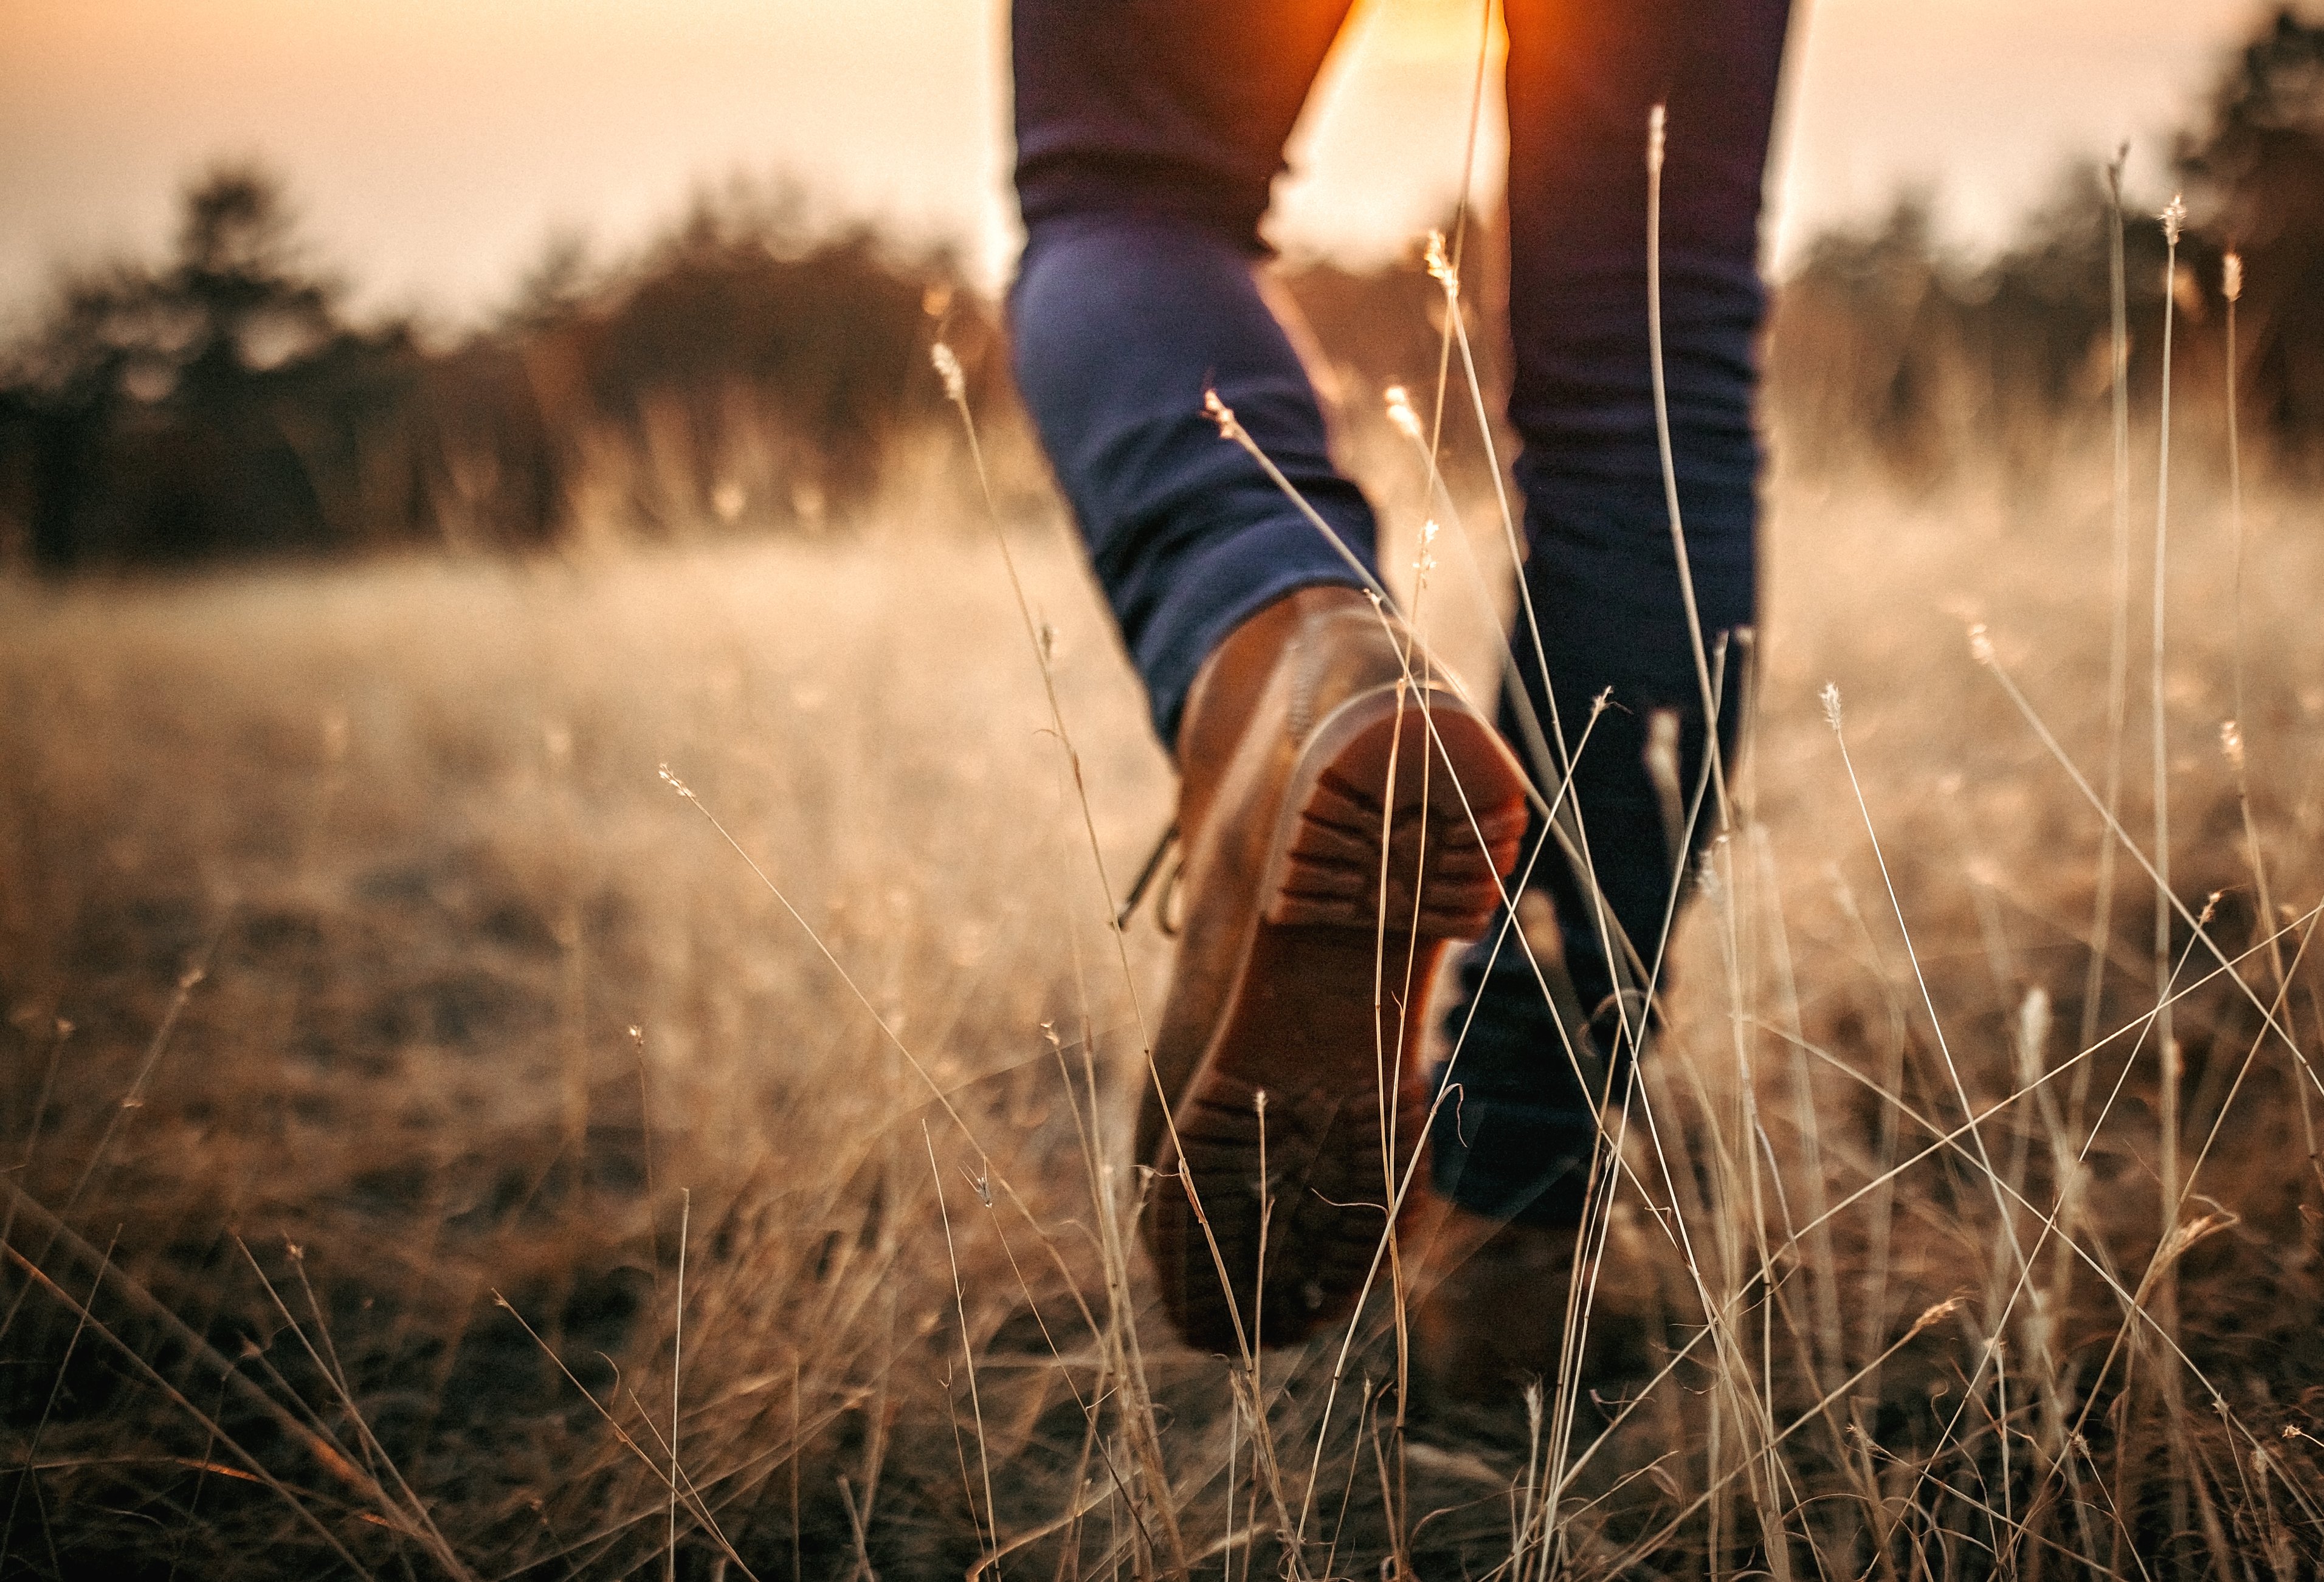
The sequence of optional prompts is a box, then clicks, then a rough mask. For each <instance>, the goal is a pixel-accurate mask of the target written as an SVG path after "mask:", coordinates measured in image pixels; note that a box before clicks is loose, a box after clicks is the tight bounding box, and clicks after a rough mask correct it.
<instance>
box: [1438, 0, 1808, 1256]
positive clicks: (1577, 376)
mask: <svg viewBox="0 0 2324 1582" xmlns="http://www.w3.org/2000/svg"><path fill="white" fill-rule="evenodd" d="M1787 10H1788V5H1787V0H1647V3H1644V4H1639V5H1620V6H1603V5H1588V4H1583V3H1582V0H1509V6H1508V12H1509V16H1508V24H1509V60H1508V104H1509V145H1510V146H1509V216H1510V254H1511V257H1510V286H1509V297H1510V314H1509V317H1510V327H1511V331H1512V336H1513V339H1514V341H1515V350H1516V364H1515V366H1516V373H1515V379H1514V382H1513V387H1512V391H1511V394H1510V400H1509V418H1510V421H1511V424H1512V425H1513V426H1514V427H1515V428H1516V429H1517V433H1518V435H1519V437H1520V438H1521V440H1522V441H1523V445H1524V450H1523V453H1522V455H1520V457H1519V459H1518V461H1517V468H1516V470H1517V478H1518V482H1519V483H1520V485H1521V487H1522V488H1523V490H1524V492H1525V497H1526V537H1527V539H1528V542H1529V546H1530V548H1529V558H1528V561H1527V564H1526V568H1525V572H1524V575H1525V579H1526V591H1527V593H1529V595H1530V598H1531V602H1532V605H1533V609H1534V612H1535V616H1536V617H1537V618H1538V621H1539V629H1540V650H1539V653H1538V655H1537V654H1536V652H1535V648H1534V637H1533V634H1532V632H1531V631H1530V630H1527V629H1526V625H1525V620H1524V616H1523V614H1522V612H1521V613H1520V615H1519V618H1518V620H1519V625H1518V629H1517V632H1516V633H1515V635H1514V637H1513V639H1512V640H1513V643H1514V646H1515V649H1516V652H1517V656H1518V669H1519V672H1520V674H1521V676H1522V678H1523V682H1524V696H1523V698H1522V699H1520V698H1519V697H1517V696H1516V695H1511V696H1508V697H1507V698H1506V699H1505V700H1504V706H1503V718H1504V722H1505V723H1504V728H1505V729H1506V730H1508V731H1509V732H1510V734H1511V737H1512V739H1513V740H1521V741H1522V740H1528V739H1529V738H1531V737H1532V734H1533V732H1532V729H1531V723H1532V722H1529V721H1527V720H1526V718H1525V717H1524V716H1525V715H1526V713H1527V712H1528V710H1529V711H1530V713H1531V714H1532V715H1533V716H1534V719H1535V720H1537V722H1538V724H1539V728H1540V736H1541V739H1543V740H1545V743H1546V746H1547V751H1546V754H1545V755H1539V754H1537V755H1535V757H1536V759H1538V758H1539V757H1542V756H1545V757H1546V759H1548V761H1547V762H1546V763H1543V762H1540V761H1536V763H1535V774H1536V777H1537V778H1538V779H1541V780H1542V781H1544V783H1545V784H1547V785H1549V786H1553V787H1554V786H1555V784H1556V783H1557V779H1558V777H1560V776H1561V775H1562V774H1563V770H1564V762H1563V757H1562V754H1561V748H1560V746H1559V744H1558V743H1557V742H1556V741H1555V740H1551V739H1554V737H1556V736H1558V735H1560V734H1561V733H1562V735H1563V748H1564V749H1565V750H1570V749H1571V748H1572V745H1573V744H1574V742H1575V741H1576V740H1578V738H1579V735H1580V731H1581V727H1582V723H1583V722H1585V721H1586V720H1587V719H1588V717H1589V711H1590V708H1591V700H1592V699H1593V698H1595V697H1596V696H1597V695H1598V694H1600V692H1606V691H1609V690H1610V701H1611V707H1610V708H1609V710H1608V711H1607V712H1606V713H1604V714H1603V715H1602V716H1601V717H1600V719H1599V721H1598V723H1597V726H1596V728H1595V730H1594V731H1593V732H1592V734H1591V739H1590V742H1589V746H1588V750H1587V751H1586V752H1584V753H1582V755H1581V757H1580V758H1579V759H1578V761H1576V762H1575V763H1574V765H1573V768H1572V776H1573V779H1572V792H1571V794H1570V799H1571V801H1572V805H1573V807H1574V809H1575V810H1576V812H1577V813H1578V831H1579V833H1580V834H1581V835H1582V838H1583V839H1584V840H1585V841H1586V854H1587V864H1588V869H1589V873H1588V874H1587V875H1585V874H1584V873H1583V872H1582V871H1581V870H1579V869H1577V867H1576V865H1574V864H1572V863H1570V862H1569V861H1568V860H1567V859H1566V857H1565V855H1564V854H1563V851H1560V850H1559V849H1557V848H1555V847H1554V846H1553V848H1552V849H1551V850H1549V851H1545V852H1543V853H1542V855H1541V858H1540V860H1539V863H1538V865H1537V866H1536V867H1535V869H1534V880H1533V883H1534V885H1535V888H1539V889H1541V890H1543V891H1545V893H1546V894H1547V895H1548V897H1550V899H1551V900H1552V901H1553V902H1554V911H1555V918H1556V923H1557V924H1558V927H1557V931H1556V932H1557V933H1558V934H1559V935H1560V936H1562V944H1563V960H1564V964H1565V968H1566V970H1567V972H1568V973H1569V974H1570V976H1571V979H1572V985H1573V988H1574V989H1575V991H1576V999H1577V1000H1578V1003H1579V1005H1580V1006H1581V1007H1582V1008H1583V1009H1584V1010H1585V1011H1586V1010H1588V1009H1590V1008H1591V1007H1598V1006H1600V1003H1601V1002H1602V1001H1604V1000H1605V999H1606V998H1607V997H1608V996H1609V995H1610V994H1611V993H1612V992H1613V990H1614V989H1615V988H1616V987H1617V985H1618V983H1619V982H1622V981H1625V979H1624V978H1623V977H1622V976H1621V975H1620V974H1618V971H1617V969H1616V967H1615V965H1614V964H1613V963H1611V962H1609V953H1608V952H1607V951H1606V950H1605V949H1604V948H1603V945H1602V944H1601V939H1603V938H1606V937H1611V938H1612V939H1613V940H1614V941H1615V952H1614V954H1615V957H1616V958H1617V960H1618V959H1619V957H1620V955H1621V953H1622V946H1621V944H1620V941H1621V940H1622V939H1624V938H1627V939H1628V942H1629V943H1630V944H1631V945H1632V946H1634V947H1635V949H1636V951H1637V954H1638V955H1639V956H1640V957H1642V958H1644V959H1645V960H1646V961H1647V962H1648V963H1652V962H1653V961H1654V960H1655V954H1656V949H1657V945H1658V942H1659V941H1660V939H1661V937H1662V934H1663V927H1664V919H1665V911H1666V908H1667V907H1668V906H1669V905H1670V898H1671V894H1672V885H1673V881H1674V871H1675V869H1676V867H1677V864H1678V854H1677V853H1675V852H1674V851H1672V849H1671V846H1670V842H1668V841H1667V840H1666V839H1665V832H1664V831H1665V805H1664V799H1663V797H1662V796H1660V795H1658V793H1657V790H1656V787H1655V780H1654V777H1653V775H1652V773H1651V771H1650V768H1649V764H1648V746H1649V736H1650V733H1651V731H1652V730H1653V728H1654V726H1653V722H1654V720H1655V715H1656V714H1657V713H1662V712H1665V711H1666V712H1668V713H1669V714H1670V715H1671V716H1672V717H1673V718H1674V721H1675V723H1676V726H1677V741H1676V746H1677V754H1676V758H1677V784H1678V786H1679V788H1680V796H1681V799H1682V803H1683V805H1691V804H1692V799H1693V797H1694V795H1695V792H1696V787H1697V786H1698V785H1699V784H1700V783H1701V770H1702V758H1703V751H1704V746H1705V740H1706V730H1705V721H1704V711H1703V707H1702V689H1701V683H1700V680H1699V678H1698V672H1697V669H1696V665H1695V658H1694V648H1693V643H1692V639H1691V637H1690V633H1689V630H1688V624H1687V619H1686V614H1685V608H1684V604H1683V597H1682V593H1681V588H1680V584H1679V575H1678V566H1677V560H1676V556H1675V552H1674V547H1673V544H1672V537H1671V530H1670V522H1669V513H1668V510H1667V507H1666V504H1665V494H1664V485H1663V474H1662V469H1661V464H1660V457H1659V451H1658V446H1657V442H1656V437H1655V414H1654V405H1653V391H1652V364H1651V357H1650V352H1649V341H1648V325H1647V297H1646V201H1647V185H1646V141H1647V120H1648V115H1649V111H1650V110H1651V107H1652V106H1654V105H1655V104H1656V103H1665V104H1667V106H1668V107H1669V108H1668V128H1669V130H1668V142H1667V149H1666V157H1665V165H1664V174H1663V191H1662V269H1661V276H1662V310H1663V332H1664V354H1665V371H1666V377H1667V381H1668V391H1669V406H1670V421H1671V430H1672V445H1673V450H1674V459H1675V463H1676V467H1675V471H1676V474H1677V478H1678V495H1679V503H1680V507H1681V510H1682V515H1683V520H1684V524H1685V530H1686V544H1687V551H1688V556H1689V560H1690V562H1691V565H1692V572H1693V582H1694V592H1695V598H1696V602H1697V605H1698V608H1699V611H1700V615H1701V629H1702V635H1703V639H1704V643H1705V647H1706V649H1707V650H1711V651H1715V649H1716V647H1717V645H1718V642H1719V639H1720V634H1722V633H1728V632H1732V631H1733V630H1736V629H1738V628H1740V627H1745V626H1748V625H1749V624H1750V623H1751V621H1752V620H1753V612H1754V607H1755V579H1756V568H1755V560H1754V528H1755V517H1756V506H1757V479H1758V468H1759V446H1758V441H1757V431H1756V429H1755V427H1754V422H1753V397H1754V392H1755V390H1756V386H1757V347H1756V343H1757V332H1758V328H1759V323H1760V318H1761V314H1762V308H1763V300H1764V299H1763V291H1762V288H1761V284H1760V280H1759V273H1758V231H1759V210H1760V193H1761V186H1762V182H1763V179H1764V173H1765V167H1766V153H1767V143H1768V136H1769V132H1770V128H1771V125H1772V122H1773V118H1774V111H1775V88H1776V78H1777V74H1778V67H1779V64H1780V61H1781V59H1782V56H1783V48H1784V28H1785V23H1786V17H1787ZM1738 661H1739V656H1738V655H1736V654H1734V653H1732V652H1731V651H1730V653H1729V662H1728V669H1729V677H1730V678H1729V682H1728V685H1727V686H1726V689H1725V694H1724V696H1723V697H1722V698H1721V699H1720V724H1721V728H1722V736H1723V737H1724V738H1725V739H1726V740H1727V741H1728V742H1729V744H1730V745H1731V743H1732V740H1733V736H1732V731H1733V730H1734V727H1735V725H1736V722H1737V720H1738V714H1739V702H1738V698H1739V694H1738V687H1737V685H1735V679H1734V675H1733V673H1734V671H1735V669H1736V667H1737V665H1738ZM1545 667H1546V668H1545ZM1561 728H1562V731H1561ZM1715 820H1716V813H1715V809H1714V808H1712V807H1711V805H1709V804H1708V802H1706V804H1705V806H1704V808H1703V812H1702V814H1701V818H1700V819H1699V820H1698V822H1697V823H1696V824H1695V827H1694V839H1695V842H1696V843H1697V844H1698V846H1699V844H1700V842H1701V840H1702V839H1703V837H1704V836H1705V835H1706V834H1707V833H1709V832H1711V829H1712V827H1713V826H1714V824H1715ZM1540 838H1541V832H1540V831H1539V829H1538V827H1537V826H1536V827H1535V829H1534V830H1531V831H1529V832H1528V843H1527V853H1528V855H1530V854H1531V852H1532V850H1533V842H1536V841H1538V840H1539V839H1540ZM1592 878H1594V888H1593V886H1592V883H1591V879H1592ZM1599 897H1602V898H1603V901H1604V903H1605V905H1604V906H1603V907H1602V908H1601V907H1600V906H1599V905H1598V898H1599ZM1601 930H1602V931H1603V932H1602V934H1601ZM1493 937H1494V936H1493V934H1488V935H1486V936H1485V940H1484V941H1483V943H1480V945H1479V946H1476V947H1472V949H1471V952H1470V953H1469V955H1468V957H1467V959H1466V960H1464V961H1463V962H1462V985H1463V989H1464V990H1465V995H1466V1000H1467V1002H1468V1003H1464V1004H1462V1005H1461V1006H1457V1007H1455V1008H1454V1010H1453V1012H1452V1015H1451V1016H1450V1017H1449V1018H1448V1020H1447V1024H1446V1026H1447V1028H1448V1030H1449V1032H1450V1033H1451V1034H1452V1035H1454V1036H1461V1035H1462V1032H1463V1029H1464V1028H1465V1037H1463V1038H1462V1043H1461V1046H1460V1049H1459V1053H1458V1055H1457V1058H1456V1060H1455V1062H1454V1065H1453V1067H1452V1072H1451V1073H1450V1077H1451V1081H1453V1082H1456V1083H1458V1084H1459V1088H1458V1092H1457V1094H1456V1095H1455V1098H1456V1099H1457V1102H1453V1101H1448V1102H1447V1103H1446V1104H1445V1105H1444V1106H1443V1108H1442V1109H1441V1110H1440V1111H1439V1118H1438V1121H1437V1124H1436V1126H1435V1127H1434V1132H1433V1134H1432V1144H1433V1146H1434V1173H1435V1179H1436V1181H1437V1182H1438V1184H1439V1186H1440V1189H1442V1190H1443V1191H1445V1192H1446V1193H1447V1194H1448V1195H1449V1196H1450V1197H1451V1198H1452V1200H1453V1201H1454V1202H1455V1203H1456V1204H1458V1205H1460V1206H1461V1207H1462V1208H1465V1209H1471V1210H1473V1211H1474V1212H1476V1213H1478V1214H1480V1215H1483V1216H1486V1217H1488V1218H1489V1219H1502V1220H1506V1219H1517V1220H1520V1221H1525V1222H1530V1223H1535V1224H1543V1225H1551V1226H1555V1225H1561V1224H1571V1223H1572V1222H1573V1221H1575V1220H1577V1219H1579V1218H1580V1216H1581V1212H1582V1189H1583V1185H1584V1182H1585V1181H1586V1178H1587V1173H1588V1169H1589V1161H1590V1156H1591V1140H1592V1136H1593V1134H1594V1131H1595V1127H1596V1099H1595V1098H1594V1096H1592V1095H1591V1094H1589V1093H1586V1092H1585V1091H1584V1090H1583V1087H1582V1083H1581V1082H1579V1081H1576V1080H1575V1078H1574V1076H1573V1074H1572V1068H1571V1066H1570V1065H1569V1062H1568V1061H1567V1059H1566V1057H1565V1054H1564V1043H1563V1037H1562V1036H1561V1034H1560V1031H1559V1028H1558V1026H1557V1022H1558V1020H1559V1019H1560V1018H1559V1017H1558V1016H1557V1013H1556V1012H1555V1011H1554V1009H1553V1007H1551V1006H1550V1005H1549V1004H1547V1003H1546V1002H1545V997H1544V996H1543V994H1542V992H1541V989H1540V988H1539V986H1538V984H1537V982H1536V980H1535V975H1534V970H1533V968H1532V966H1531V965H1530V964H1529V963H1528V962H1527V961H1526V954H1525V952H1523V951H1522V950H1521V949H1520V948H1519V946H1518V944H1517V941H1516V939H1515V938H1514V937H1512V938H1511V939H1509V940H1508V942H1507V943H1504V944H1503V945H1502V946H1501V948H1500V950H1499V952H1498V954H1495V953H1494V952H1492V951H1491V949H1490V947H1491V944H1492V943H1493ZM1472 1013H1473V1014H1472ZM1613 1020H1614V1018H1613V1017H1611V1016H1607V1017H1603V1018H1601V1026H1600V1032H1599V1039H1598V1042H1600V1044H1602V1045H1604V1046H1605V1047H1604V1048H1603V1049H1602V1053H1605V1054H1607V1055H1609V1056H1611V1057H1613V1058H1614V1059H1615V1060H1616V1061H1617V1062H1618V1061H1619V1060H1621V1059H1624V1058H1627V1057H1628V1054H1629V1053H1630V1051H1629V1049H1628V1047H1627V1041H1618V1040H1616V1039H1615V1038H1613V1037H1612V1036H1611V1028H1610V1024H1611V1023H1612V1021H1613ZM1617 1074H1618V1073H1617ZM1617 1091H1618V1090H1617Z"/></svg>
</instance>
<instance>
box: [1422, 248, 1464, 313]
mask: <svg viewBox="0 0 2324 1582" xmlns="http://www.w3.org/2000/svg"><path fill="white" fill-rule="evenodd" d="M1425 257H1426V259H1427V261H1428V276H1429V279H1431V280H1433V281H1435V282H1436V283H1437V284H1438V285H1440V286H1442V287H1443V288H1444V295H1445V298H1446V299H1448V300H1449V299H1452V298H1454V297H1457V296H1459V295H1460V294H1461V276H1460V274H1459V272H1458V271H1455V270H1454V269H1453V267H1452V258H1451V256H1450V255H1448V254H1447V253H1445V251H1444V233H1443V232H1442V231H1431V232H1429V233H1428V249H1427V252H1426V253H1425Z"/></svg>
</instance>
